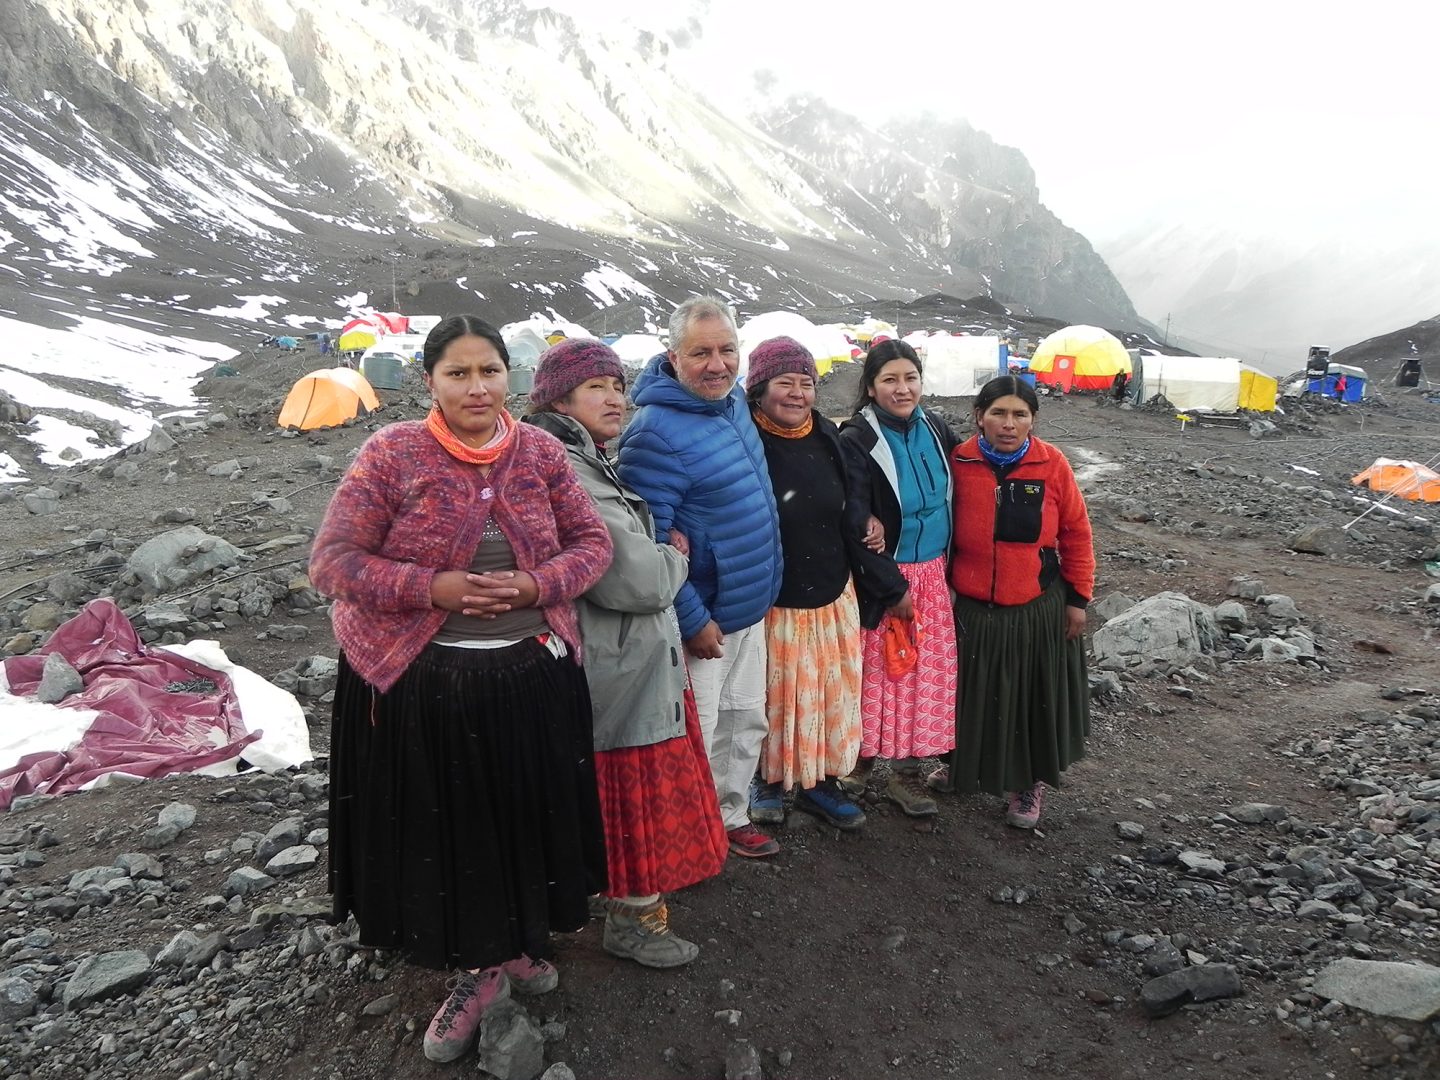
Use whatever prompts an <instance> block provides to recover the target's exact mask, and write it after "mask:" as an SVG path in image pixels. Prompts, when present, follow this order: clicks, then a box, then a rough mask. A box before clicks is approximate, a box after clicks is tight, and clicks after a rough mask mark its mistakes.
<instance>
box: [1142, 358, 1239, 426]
mask: <svg viewBox="0 0 1440 1080" xmlns="http://www.w3.org/2000/svg"><path fill="white" fill-rule="evenodd" d="M1144 364H1145V372H1144V379H1145V387H1144V394H1145V398H1146V400H1147V401H1148V400H1149V399H1151V398H1153V397H1155V395H1156V394H1163V395H1164V397H1165V400H1166V401H1168V402H1170V404H1171V405H1174V406H1175V407H1176V408H1177V409H1194V410H1197V411H1200V412H1225V413H1232V412H1234V411H1235V410H1236V409H1238V408H1239V407H1240V361H1239V360H1237V359H1235V358H1234V357H1233V356H1147V357H1145V360H1144Z"/></svg>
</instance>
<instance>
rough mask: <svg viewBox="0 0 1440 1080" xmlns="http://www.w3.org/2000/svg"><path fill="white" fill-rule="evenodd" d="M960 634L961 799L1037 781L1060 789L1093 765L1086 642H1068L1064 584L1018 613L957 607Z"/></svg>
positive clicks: (953, 758) (954, 779)
mask: <svg viewBox="0 0 1440 1080" xmlns="http://www.w3.org/2000/svg"><path fill="white" fill-rule="evenodd" d="M955 631H956V633H957V634H958V635H959V637H960V695H959V701H958V703H957V706H956V710H955V711H956V717H955V750H954V751H953V752H952V753H951V755H950V783H951V785H952V786H953V788H954V790H956V791H963V792H974V791H985V792H989V793H990V794H992V795H1000V794H1003V793H1005V792H1007V791H1019V790H1022V789H1024V788H1028V787H1029V786H1030V785H1032V784H1034V783H1035V782H1036V781H1037V780H1043V781H1044V782H1045V783H1047V784H1058V783H1059V782H1060V774H1061V773H1063V772H1064V771H1065V770H1066V769H1068V768H1069V767H1070V765H1071V763H1072V762H1075V761H1078V760H1080V758H1082V757H1084V756H1085V738H1086V736H1087V735H1089V734H1090V687H1089V679H1088V677H1087V675H1086V666H1085V642H1084V641H1083V640H1082V639H1080V638H1076V639H1075V640H1074V641H1066V640H1065V589H1064V585H1063V583H1061V582H1059V581H1057V582H1055V584H1053V585H1052V586H1051V587H1050V588H1049V589H1047V590H1046V591H1045V592H1044V593H1043V594H1041V595H1040V596H1039V597H1037V598H1036V599H1034V600H1032V601H1030V603H1028V604H1016V605H1013V606H1010V607H992V606H990V605H988V604H982V603H978V602H976V601H974V600H970V599H967V598H966V597H963V596H961V597H957V598H956V601H955Z"/></svg>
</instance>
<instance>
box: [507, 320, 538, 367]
mask: <svg viewBox="0 0 1440 1080" xmlns="http://www.w3.org/2000/svg"><path fill="white" fill-rule="evenodd" d="M500 336H501V337H502V338H503V339H504V340H505V349H506V351H508V352H509V353H510V367H511V368H512V369H513V368H517V367H521V368H533V367H534V366H535V364H536V361H538V360H539V359H540V354H541V353H543V352H544V351H545V350H546V349H548V348H549V347H550V345H549V343H547V342H546V340H545V336H544V335H543V334H541V333H539V332H537V331H536V329H535V328H534V327H533V326H531V325H530V323H529V322H522V323H508V324H506V325H505V326H502V327H501V328H500Z"/></svg>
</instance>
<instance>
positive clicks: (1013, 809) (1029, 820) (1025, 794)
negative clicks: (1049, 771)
mask: <svg viewBox="0 0 1440 1080" xmlns="http://www.w3.org/2000/svg"><path fill="white" fill-rule="evenodd" d="M1044 807H1045V785H1044V784H1042V783H1041V782H1040V781H1038V780H1037V781H1035V783H1034V784H1032V785H1031V786H1030V787H1028V788H1026V789H1025V790H1024V791H1012V792H1011V793H1010V808H1009V809H1008V810H1007V811H1006V814H1005V820H1006V822H1007V823H1009V824H1011V825H1014V826H1015V827H1016V828H1017V829H1033V828H1035V826H1036V825H1039V824H1040V811H1041V810H1042V809H1044Z"/></svg>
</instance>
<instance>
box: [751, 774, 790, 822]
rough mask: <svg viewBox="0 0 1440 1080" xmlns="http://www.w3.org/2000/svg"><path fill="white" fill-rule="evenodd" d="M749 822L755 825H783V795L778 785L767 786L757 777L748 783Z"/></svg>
mask: <svg viewBox="0 0 1440 1080" xmlns="http://www.w3.org/2000/svg"><path fill="white" fill-rule="evenodd" d="M750 820H751V821H752V822H754V823H755V824H756V825H784V824H785V793H784V792H783V791H781V790H780V785H779V784H767V783H764V782H763V781H761V779H760V778H759V777H758V776H757V777H755V778H754V779H752V780H751V781H750Z"/></svg>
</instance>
